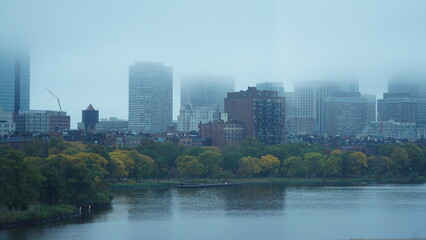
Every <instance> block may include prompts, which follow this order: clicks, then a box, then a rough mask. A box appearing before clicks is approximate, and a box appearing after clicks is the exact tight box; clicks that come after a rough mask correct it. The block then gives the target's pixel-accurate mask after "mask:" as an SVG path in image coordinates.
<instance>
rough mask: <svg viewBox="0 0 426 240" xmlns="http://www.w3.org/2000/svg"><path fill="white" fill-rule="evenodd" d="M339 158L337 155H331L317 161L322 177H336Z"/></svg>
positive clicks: (338, 170)
mask: <svg viewBox="0 0 426 240" xmlns="http://www.w3.org/2000/svg"><path fill="white" fill-rule="evenodd" d="M340 161H341V158H340V156H338V154H331V155H330V156H328V157H323V158H321V159H320V160H319V164H318V166H319V172H320V173H321V175H322V176H323V177H328V176H337V175H338V174H339V173H340Z"/></svg>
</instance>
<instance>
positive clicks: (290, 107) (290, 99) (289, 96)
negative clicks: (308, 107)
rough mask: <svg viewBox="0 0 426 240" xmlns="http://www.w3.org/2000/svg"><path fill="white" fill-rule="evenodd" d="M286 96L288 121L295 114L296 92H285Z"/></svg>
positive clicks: (286, 117)
mask: <svg viewBox="0 0 426 240" xmlns="http://www.w3.org/2000/svg"><path fill="white" fill-rule="evenodd" d="M284 97H285V119H286V120H287V121H288V120H289V119H290V118H292V117H294V116H295V112H294V111H295V108H294V107H295V106H294V104H295V103H294V92H284Z"/></svg>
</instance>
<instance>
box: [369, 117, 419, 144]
mask: <svg viewBox="0 0 426 240" xmlns="http://www.w3.org/2000/svg"><path fill="white" fill-rule="evenodd" d="M365 135H367V136H369V137H376V138H385V139H386V138H392V139H407V140H410V141H415V140H417V139H419V138H421V137H423V136H424V129H417V127H416V124H415V123H400V122H395V121H393V120H390V121H384V122H379V121H377V122H371V123H370V124H368V127H367V128H366V129H365Z"/></svg>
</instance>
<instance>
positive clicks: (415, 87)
mask: <svg viewBox="0 0 426 240" xmlns="http://www.w3.org/2000/svg"><path fill="white" fill-rule="evenodd" d="M398 98H399V99H401V100H402V101H406V100H407V98H411V99H412V101H414V100H413V99H416V100H417V104H416V105H417V106H416V121H415V123H416V126H417V127H418V128H419V127H421V128H424V127H426V79H425V78H424V77H422V76H407V77H399V78H394V79H391V80H390V81H389V83H388V93H387V94H386V96H384V99H383V102H384V101H385V99H393V100H388V101H393V102H396V101H397V100H396V99H398ZM403 99H405V100H403ZM411 105H412V104H410V106H411ZM378 108H379V106H378ZM401 111H402V112H404V111H405V110H401ZM379 114H383V113H380V112H379ZM379 117H381V116H380V115H379ZM393 120H395V121H397V122H401V121H399V120H396V119H393Z"/></svg>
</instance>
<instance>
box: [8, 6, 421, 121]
mask: <svg viewBox="0 0 426 240" xmlns="http://www.w3.org/2000/svg"><path fill="white" fill-rule="evenodd" d="M425 13H426V1H422V0H418V1H414V0H401V1H391V0H376V1H367V0H365V1H362V0H353V1H349V0H348V1H342V0H336V1H279V0H277V1H266V0H258V1H248V0H232V1H229V0H228V1H218V0H203V1H197V0H179V1H173V0H156V1H141V0H122V1H118V0H117V1H106V0H102V1H84V0H72V1H71V0H70V1H58V0H37V1H36V0H33V1H29V0H26V1H24V0H0V38H1V39H19V40H20V41H22V42H25V43H26V44H28V45H29V47H30V49H31V99H30V102H31V109H37V110H45V109H50V110H56V109H58V105H57V102H56V100H55V98H54V97H53V96H51V95H50V94H49V93H48V92H47V91H46V90H45V88H49V89H50V90H51V91H52V92H54V93H55V94H56V95H57V96H58V97H59V98H60V99H61V104H62V108H63V110H65V111H67V112H68V114H70V115H71V128H76V123H77V122H79V121H81V110H83V109H85V108H86V107H87V106H88V105H89V104H90V103H91V104H92V105H93V106H94V107H95V108H96V109H98V110H99V112H100V117H101V118H106V117H111V116H116V117H119V118H123V119H127V118H128V115H127V114H128V67H129V65H131V64H133V63H134V62H136V61H157V62H161V63H164V64H165V65H168V66H172V67H173V70H174V74H173V75H174V90H173V91H174V114H173V116H174V119H176V116H177V115H178V112H179V106H180V87H179V86H180V76H182V75H184V74H191V73H198V72H210V73H212V74H227V75H233V76H235V79H236V87H237V90H241V89H246V88H247V86H248V85H251V86H254V85H255V83H257V82H264V81H279V82H283V83H284V87H285V88H286V91H291V90H293V83H294V82H296V81H307V80H321V79H353V78H357V79H359V81H360V90H361V91H362V92H365V93H374V94H377V95H378V96H377V97H378V98H381V95H382V92H383V91H386V89H387V85H386V83H387V79H388V78H390V77H392V76H393V75H394V74H400V73H401V72H403V73H412V72H419V71H422V70H424V69H425V66H426V27H425V26H426V14H425Z"/></svg>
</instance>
